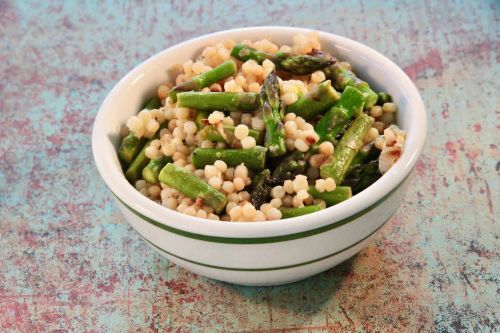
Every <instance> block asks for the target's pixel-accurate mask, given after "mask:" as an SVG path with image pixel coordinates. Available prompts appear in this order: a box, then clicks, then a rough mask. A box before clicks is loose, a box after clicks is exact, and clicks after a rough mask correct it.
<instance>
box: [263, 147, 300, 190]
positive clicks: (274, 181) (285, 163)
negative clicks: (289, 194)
mask: <svg viewBox="0 0 500 333" xmlns="http://www.w3.org/2000/svg"><path fill="white" fill-rule="evenodd" d="M305 171H306V159H305V156H304V153H302V152H300V151H295V152H293V153H291V154H289V155H288V156H285V157H284V158H283V159H282V160H281V162H280V163H279V164H278V165H277V166H276V168H275V169H274V171H273V174H272V177H271V178H270V182H271V185H273V186H276V185H280V184H283V182H284V181H285V180H287V179H292V178H293V177H294V176H296V175H298V174H301V173H304V172H305Z"/></svg>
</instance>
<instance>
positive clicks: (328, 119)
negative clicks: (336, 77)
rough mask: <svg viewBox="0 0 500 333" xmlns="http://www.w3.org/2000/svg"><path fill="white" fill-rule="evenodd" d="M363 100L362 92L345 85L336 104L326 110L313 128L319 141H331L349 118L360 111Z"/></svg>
mask: <svg viewBox="0 0 500 333" xmlns="http://www.w3.org/2000/svg"><path fill="white" fill-rule="evenodd" d="M364 100H365V99H364V96H363V94H362V93H361V92H360V91H359V90H358V89H356V88H353V87H346V88H345V89H344V91H343V92H342V95H340V99H339V101H338V102H337V104H336V105H335V106H333V107H332V108H331V109H330V110H328V111H327V112H326V113H325V114H324V115H323V117H322V118H321V119H320V120H319V121H318V123H317V124H316V127H315V129H314V130H315V131H316V133H318V135H319V138H320V139H319V141H320V142H323V141H325V140H326V141H330V142H333V141H334V140H335V136H336V135H337V134H338V133H339V132H340V131H341V130H342V128H343V127H344V126H345V124H346V123H347V122H348V121H349V119H351V118H352V117H354V116H356V115H358V114H359V113H361V111H362V110H363V103H364Z"/></svg>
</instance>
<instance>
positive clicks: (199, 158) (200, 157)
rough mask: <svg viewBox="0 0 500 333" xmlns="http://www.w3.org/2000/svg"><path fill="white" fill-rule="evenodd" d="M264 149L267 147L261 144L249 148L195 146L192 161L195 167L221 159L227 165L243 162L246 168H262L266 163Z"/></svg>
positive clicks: (198, 167) (199, 167) (236, 164)
mask: <svg viewBox="0 0 500 333" xmlns="http://www.w3.org/2000/svg"><path fill="white" fill-rule="evenodd" d="M266 151H267V149H266V148H264V147H261V146H256V147H255V148H250V149H217V148H196V149H195V150H194V151H193V158H192V161H193V165H194V166H195V167H196V168H197V169H201V168H203V167H205V165H208V164H214V162H215V161H217V160H222V161H224V162H226V164H227V165H229V166H238V165H240V164H241V163H244V164H245V166H246V167H247V168H250V169H254V170H262V169H264V166H265V163H266Z"/></svg>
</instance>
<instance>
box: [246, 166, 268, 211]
mask: <svg viewBox="0 0 500 333" xmlns="http://www.w3.org/2000/svg"><path fill="white" fill-rule="evenodd" d="M270 177H271V171H269V169H264V170H262V171H261V172H260V173H258V174H257V176H255V179H254V180H253V182H252V184H253V186H252V193H251V195H250V200H251V201H252V205H254V207H256V208H257V209H259V207H260V206H261V205H262V204H264V203H265V202H266V199H267V197H268V195H269V191H270V190H271V185H270V184H269V180H270Z"/></svg>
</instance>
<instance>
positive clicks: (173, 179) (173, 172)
mask: <svg viewBox="0 0 500 333" xmlns="http://www.w3.org/2000/svg"><path fill="white" fill-rule="evenodd" d="M158 178H159V179H160V182H162V183H164V184H166V185H168V186H170V187H172V188H174V189H176V190H178V191H179V192H181V193H183V194H184V195H185V196H187V197H189V198H191V199H198V198H201V199H203V204H206V205H208V206H210V207H212V208H213V209H214V210H215V212H216V213H220V212H221V211H222V210H223V209H224V207H225V206H226V203H227V199H226V196H225V195H224V194H223V193H221V192H219V191H217V190H216V189H215V188H213V187H212V186H210V185H208V184H207V183H206V182H204V181H203V180H201V179H199V178H198V177H196V176H195V175H194V174H192V173H190V172H189V171H187V170H185V169H183V168H179V167H177V166H175V165H174V164H172V163H168V164H167V165H166V166H165V167H164V168H163V169H162V170H161V172H160V175H159V177H158Z"/></svg>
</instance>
